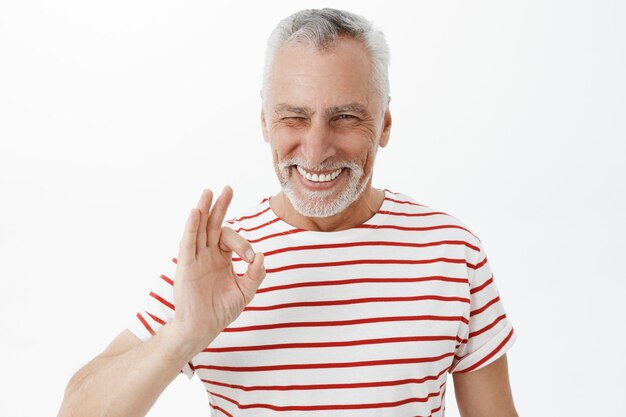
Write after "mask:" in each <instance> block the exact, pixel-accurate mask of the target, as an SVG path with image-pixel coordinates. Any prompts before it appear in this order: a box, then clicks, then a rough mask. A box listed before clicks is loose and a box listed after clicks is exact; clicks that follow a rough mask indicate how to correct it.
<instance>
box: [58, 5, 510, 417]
mask: <svg viewBox="0 0 626 417" xmlns="http://www.w3.org/2000/svg"><path fill="white" fill-rule="evenodd" d="M387 64H388V49H387V45H386V43H385V40H384V37H383V34H382V33H381V32H379V31H377V30H374V29H373V28H372V25H371V23H369V22H368V21H366V20H364V19H363V18H361V17H359V16H356V15H353V14H351V13H347V12H343V11H339V10H333V9H323V10H303V11H300V12H298V13H295V14H293V15H292V16H289V17H288V18H286V19H284V20H283V21H282V22H280V23H279V25H278V26H277V27H276V29H275V30H274V31H273V32H272V35H271V36H270V39H269V42H268V52H267V57H266V67H265V77H264V83H263V89H262V98H263V106H262V111H261V123H262V129H263V136H264V138H265V141H266V142H268V143H269V145H270V147H271V152H272V155H273V160H274V167H275V170H276V174H277V176H278V179H279V181H280V184H281V188H282V191H281V192H280V193H279V194H277V195H275V196H272V197H268V198H263V200H262V201H261V202H260V203H259V204H258V205H256V206H255V207H253V208H252V209H250V210H249V211H248V212H246V213H243V214H242V215H241V216H239V217H237V218H235V219H233V220H230V221H227V222H224V218H225V214H226V210H227V208H228V205H229V203H230V201H231V198H232V190H231V189H230V188H228V187H226V188H225V189H224V190H223V191H222V193H221V195H220V196H219V197H218V198H217V199H216V201H215V202H214V204H213V201H212V200H213V198H212V193H211V192H210V191H209V190H204V191H203V193H202V196H201V198H200V201H199V202H198V205H197V207H196V208H194V209H192V210H191V212H190V214H189V218H188V220H187V223H186V226H185V230H184V233H183V237H182V240H181V243H180V249H179V254H178V257H177V258H174V259H173V260H172V262H171V263H170V267H169V270H168V271H164V274H163V275H161V277H160V278H159V279H158V280H157V282H156V283H155V284H154V287H153V288H152V291H150V296H149V297H147V298H148V301H147V302H146V305H145V306H144V307H143V308H142V309H141V310H140V311H139V312H138V313H137V315H136V317H134V318H133V321H132V322H131V323H130V325H129V327H128V329H127V330H124V331H123V332H122V333H121V334H120V335H119V336H118V337H117V338H116V339H115V340H114V341H113V342H112V343H111V344H110V345H109V346H108V347H107V348H106V350H105V351H104V352H102V353H101V354H100V355H98V356H97V357H96V358H94V359H93V360H92V361H91V362H90V363H89V364H87V365H86V366H85V367H84V368H82V369H81V370H79V371H78V372H77V373H76V375H74V377H73V378H72V379H71V381H70V382H69V384H68V388H67V390H66V395H65V399H64V402H63V404H62V406H61V411H60V415H61V416H74V415H89V416H125V417H129V416H144V415H145V414H146V413H147V412H148V410H149V409H150V407H151V406H152V405H153V404H154V402H155V401H156V400H157V398H158V396H159V395H160V394H161V393H162V392H163V390H164V389H165V388H166V387H167V385H168V384H169V383H170V382H171V381H172V380H173V379H174V378H175V377H176V375H177V374H178V373H179V372H183V373H185V374H186V375H187V376H188V377H190V378H191V377H192V376H193V375H194V374H198V377H199V379H200V380H201V381H202V383H203V384H204V386H205V388H206V390H207V392H208V395H209V405H210V409H211V415H215V416H270V415H277V416H278V415H280V416H284V417H288V416H298V417H301V416H304V415H308V416H331V415H332V416H335V415H336V416H360V417H362V416H443V415H444V413H445V393H446V379H447V374H448V373H451V374H452V375H453V378H454V384H455V392H456V396H457V402H458V404H459V408H460V412H461V415H462V416H464V417H472V416H480V417H488V416H499V417H502V416H516V415H517V414H516V411H515V408H514V405H513V400H512V395H511V390H510V385H509V381H508V370H507V363H506V355H505V352H506V351H507V350H508V348H509V347H510V346H511V345H512V344H513V342H514V340H515V334H514V332H513V328H512V325H511V323H510V322H509V320H508V319H507V318H506V315H505V313H504V309H503V306H502V303H501V301H500V298H499V295H498V290H497V288H496V285H495V283H494V281H493V275H492V272H491V270H490V266H489V264H488V262H487V257H486V254H485V252H484V250H483V247H482V245H481V242H480V240H479V239H478V238H477V237H476V236H475V235H474V234H472V233H471V232H470V231H469V230H468V229H467V227H465V226H464V225H463V223H462V222H460V221H459V220H458V219H456V218H454V217H452V216H450V215H447V214H445V213H442V212H440V211H436V210H434V209H432V208H430V207H427V206H425V205H422V204H419V203H417V202H416V201H415V200H413V199H412V198H411V197H409V196H408V195H405V194H400V193H393V192H391V191H389V190H380V189H376V188H373V187H372V185H371V183H372V172H373V167H374V160H375V157H376V152H377V149H378V147H384V146H386V145H387V143H388V141H389V132H390V128H391V114H390V112H389V108H388V103H389V95H388V91H389V87H388V85H389V83H388V77H387ZM261 197H262V196H261ZM225 225H226V226H228V227H226V226H225Z"/></svg>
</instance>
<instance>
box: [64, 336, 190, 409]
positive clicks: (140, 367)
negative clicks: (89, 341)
mask: <svg viewBox="0 0 626 417" xmlns="http://www.w3.org/2000/svg"><path fill="white" fill-rule="evenodd" d="M173 332H174V330H173V329H172V328H170V327H169V326H167V325H166V326H165V327H163V329H161V331H160V332H159V333H157V334H156V335H155V336H154V337H153V338H151V339H150V340H148V341H146V342H145V343H142V342H141V340H139V339H138V338H137V336H135V335H134V334H132V333H131V332H129V331H128V330H124V331H123V332H122V333H120V335H118V336H117V337H116V338H115V340H113V342H112V343H111V344H110V345H109V346H108V347H107V349H106V350H105V351H104V352H102V353H101V354H100V355H98V356H96V357H95V358H94V359H93V360H92V361H91V362H89V363H88V364H87V365H85V366H84V367H83V368H82V369H80V370H79V371H78V372H77V373H76V374H75V375H74V376H73V377H72V379H71V380H70V382H69V384H68V386H67V388H66V390H65V397H64V399H63V403H62V405H61V409H60V410H59V414H58V416H59V417H73V416H128V417H131V416H145V415H146V414H147V412H148V410H150V408H151V407H152V406H153V405H154V403H155V402H156V400H157V398H158V397H159V396H160V395H161V393H162V392H163V390H165V387H167V386H168V385H169V384H170V383H171V382H172V381H173V380H174V378H175V377H176V376H177V375H178V374H179V373H180V370H181V368H182V367H183V365H184V364H186V363H187V362H188V361H190V360H191V358H192V357H193V356H194V355H195V354H196V352H194V347H193V346H192V345H188V344H187V345H186V344H185V343H184V342H183V343H182V344H181V343H179V341H181V339H180V338H178V337H176V335H175V334H174V333H173Z"/></svg>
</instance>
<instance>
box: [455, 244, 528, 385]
mask: <svg viewBox="0 0 626 417" xmlns="http://www.w3.org/2000/svg"><path fill="white" fill-rule="evenodd" d="M478 248H479V252H478V256H477V257H476V258H475V259H476V261H475V263H471V262H468V269H469V274H468V275H469V288H470V308H469V310H470V311H469V319H468V321H469V323H468V325H467V327H466V334H465V337H463V338H462V339H463V340H462V341H461V344H460V345H459V347H458V348H457V350H456V352H455V356H454V359H453V362H452V367H451V368H450V373H454V372H458V373H463V372H471V371H475V370H477V369H480V368H482V367H484V366H487V365H489V364H490V363H492V362H494V361H495V360H496V359H498V358H500V357H501V356H502V355H504V354H505V353H506V351H507V350H508V349H509V348H511V346H512V345H513V343H514V342H515V339H516V333H515V332H514V330H513V325H512V323H511V322H510V320H509V319H508V318H507V316H506V314H505V311H504V305H503V303H502V300H501V299H500V294H499V291H498V288H497V286H496V283H495V281H494V276H493V272H492V270H491V266H490V264H489V261H488V259H487V255H486V253H485V250H484V249H483V247H482V245H481V244H480V242H479V244H478Z"/></svg>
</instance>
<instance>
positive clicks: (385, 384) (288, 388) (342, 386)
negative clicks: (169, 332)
mask: <svg viewBox="0 0 626 417" xmlns="http://www.w3.org/2000/svg"><path fill="white" fill-rule="evenodd" d="M448 369H450V367H447V368H446V369H444V370H443V371H441V372H439V373H438V374H437V375H429V376H426V377H423V378H408V379H398V380H395V381H374V382H357V383H350V384H313V385H256V386H245V385H237V384H227V383H225V382H219V381H212V380H208V379H202V380H201V381H202V382H206V383H207V384H212V385H216V386H220V387H226V388H232V389H238V390H241V391H296V390H307V391H308V390H323V389H354V388H376V387H392V386H397V385H406V384H422V383H424V382H426V381H436V380H438V379H439V378H440V377H441V375H443V374H445V373H446V372H448Z"/></svg>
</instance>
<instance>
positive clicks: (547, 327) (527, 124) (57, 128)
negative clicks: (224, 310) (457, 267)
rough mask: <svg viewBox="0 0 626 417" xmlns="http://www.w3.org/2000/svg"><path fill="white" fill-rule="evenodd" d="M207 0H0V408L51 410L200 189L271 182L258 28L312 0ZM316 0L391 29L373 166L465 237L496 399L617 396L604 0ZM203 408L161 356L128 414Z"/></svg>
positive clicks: (171, 246) (540, 406)
mask: <svg viewBox="0 0 626 417" xmlns="http://www.w3.org/2000/svg"><path fill="white" fill-rule="evenodd" d="M224 3H226V2H209V1H177V2H166V1H155V0H151V1H128V0H124V1H120V0H115V1H107V2H84V1H78V0H76V1H69V0H62V1H61V0H59V1H54V2H51V1H44V0H42V1H33V0H20V1H11V0H2V1H1V2H0V199H1V200H0V202H1V204H0V257H1V262H0V338H1V339H0V349H1V353H0V369H1V370H2V373H1V376H0V378H1V381H2V390H1V394H0V415H2V416H6V417H13V416H36V415H54V414H55V413H56V412H57V410H58V407H59V405H60V403H61V400H62V396H63V391H64V388H65V386H66V384H67V382H68V380H69V378H70V377H71V376H72V374H73V373H74V372H76V371H77V370H78V369H79V368H80V367H81V366H83V365H84V364H85V363H87V362H88V361H89V360H90V359H91V358H92V357H93V356H95V355H96V354H97V353H99V352H100V351H102V350H103V349H104V348H105V347H106V346H107V344H108V343H109V342H110V341H111V340H112V339H113V338H114V336H115V335H117V334H118V333H119V332H120V331H121V330H122V329H123V328H124V327H125V325H126V323H127V322H128V321H129V320H131V319H132V318H133V316H134V313H135V311H136V308H137V306H138V305H139V304H140V303H141V302H142V301H143V299H144V297H145V296H146V295H147V292H148V291H149V286H150V285H151V283H152V282H153V280H155V279H156V278H157V277H158V275H159V274H160V271H161V270H162V268H163V267H164V265H165V264H166V263H167V262H169V259H170V258H171V257H172V256H175V255H176V250H177V246H178V240H179V238H180V236H181V233H182V227H183V224H184V221H185V218H186V216H187V213H188V211H189V209H190V208H191V207H193V206H195V204H196V201H197V199H198V197H199V195H200V192H201V190H202V188H203V187H207V188H210V189H213V190H216V191H219V190H221V188H222V187H223V186H224V185H225V184H229V185H231V186H232V187H233V189H234V191H235V196H234V201H233V203H232V206H231V208H232V210H231V211H230V214H231V215H233V216H234V215H235V214H236V213H237V212H239V211H241V210H243V209H246V208H248V207H250V206H252V205H253V204H256V203H257V202H258V201H260V200H261V198H262V197H265V196H269V195H272V194H274V193H276V192H278V190H279V187H278V182H277V180H276V178H275V176H274V173H273V170H272V166H271V158H270V154H269V148H268V147H267V145H266V144H265V143H264V142H263V140H262V137H261V131H260V124H259V109H260V98H259V89H260V84H261V72H262V66H263V54H264V50H265V40H266V38H267V36H268V35H269V33H270V31H271V29H272V28H273V26H274V25H275V24H276V23H277V22H278V20H280V19H281V18H283V17H285V16H287V15H288V14H291V13H292V12H294V11H296V10H298V9H301V8H308V7H323V6H327V5H329V3H322V2H315V1H309V2H301V1H294V0H291V1H282V2H281V1H271V2H269V1H268V2H250V3H242V2H236V3H235V2H233V3H231V4H229V5H225V4H224ZM332 6H333V7H337V8H344V9H348V10H351V11H353V12H356V13H359V14H362V15H364V16H366V17H367V18H369V19H371V20H373V21H374V23H375V25H376V26H378V27H380V28H382V29H383V30H384V31H385V33H386V35H387V39H388V43H389V45H390V47H391V52H392V60H391V69H390V77H391V89H392V90H391V95H392V101H391V112H392V115H393V117H394V119H393V120H394V125H393V128H392V135H391V140H390V142H389V146H388V147H387V148H385V149H383V150H382V151H381V152H379V154H378V160H377V166H376V170H375V176H374V185H375V186H377V187H385V188H389V189H391V190H393V191H399V192H403V193H406V194H410V195H412V196H413V197H414V198H415V199H417V200H418V201H419V202H421V203H423V204H428V205H430V206H432V207H433V208H437V209H439V210H443V211H446V212H448V213H450V214H452V215H454V216H456V217H458V218H460V219H461V220H462V221H464V222H465V223H466V224H467V225H468V226H469V227H470V228H471V229H472V230H473V231H474V232H475V233H476V234H478V236H479V237H480V238H481V239H482V241H483V243H484V245H485V248H486V250H487V253H488V254H489V259H490V262H491V264H492V268H493V269H494V272H495V276H496V282H497V284H498V287H499V289H500V293H501V296H502V300H503V302H504V305H505V308H506V310H507V314H508V316H509V317H510V319H511V320H512V322H513V324H514V325H515V328H516V331H517V335H518V339H517V342H516V344H515V345H514V347H513V348H512V349H511V350H510V351H509V353H508V357H509V367H510V375H511V384H512V388H513V392H514V398H515V402H516V405H517V408H518V411H519V413H520V415H521V416H557V415H559V416H564V415H567V416H588V415H596V416H618V415H622V416H623V415H624V414H623V410H622V411H620V410H619V408H620V407H621V406H619V405H618V404H619V402H620V400H621V397H622V395H623V387H624V384H623V381H622V379H623V376H624V372H625V371H626V367H625V365H624V358H623V354H624V350H623V346H624V342H625V337H624V323H623V317H622V312H623V305H624V296H623V292H624V290H625V289H626V286H625V285H624V280H625V278H626V276H625V275H626V274H625V273H624V270H625V269H624V266H623V262H624V259H625V258H624V249H625V247H626V245H625V244H624V238H625V233H626V221H625V220H624V214H625V213H626V198H625V192H624V188H625V187H624V183H625V179H626V172H625V169H624V155H626V152H624V145H623V142H624V140H625V139H626V121H625V120H626V81H625V80H626V76H625V74H626V24H625V22H626V6H625V3H624V2H623V1H586V2H582V1H562V2H557V1H523V2H521V1H520V2H509V1H493V2H486V1H482V2H471V1H459V2H450V1H428V2H425V1H419V2H408V1H407V2H404V1H403V2H389V1H363V0H359V1H352V2H350V1H334V2H333V3H332ZM107 310H108V311H107ZM105 311H106V312H105ZM450 382H451V379H450ZM620 386H621V387H620ZM449 387H450V388H452V384H450V385H449ZM447 397H448V401H447V409H448V415H449V416H458V412H457V411H456V405H455V402H454V395H453V394H452V390H451V389H450V390H449V392H448V396H447ZM208 414H209V407H208V404H207V399H206V393H205V391H204V389H203V388H202V386H201V383H200V382H199V381H198V380H197V379H196V377H194V380H193V381H187V379H186V378H185V377H184V376H179V377H178V378H177V379H176V380H175V381H174V382H173V383H172V385H171V386H170V387H169V388H168V389H167V390H166V391H165V393H164V394H163V395H162V397H161V398H160V399H159V401H158V402H157V404H156V405H155V407H154V408H153V409H152V411H150V413H149V415H150V416H153V417H157V416H158V417H161V416H172V415H180V416H183V415H184V416H206V415H208Z"/></svg>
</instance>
